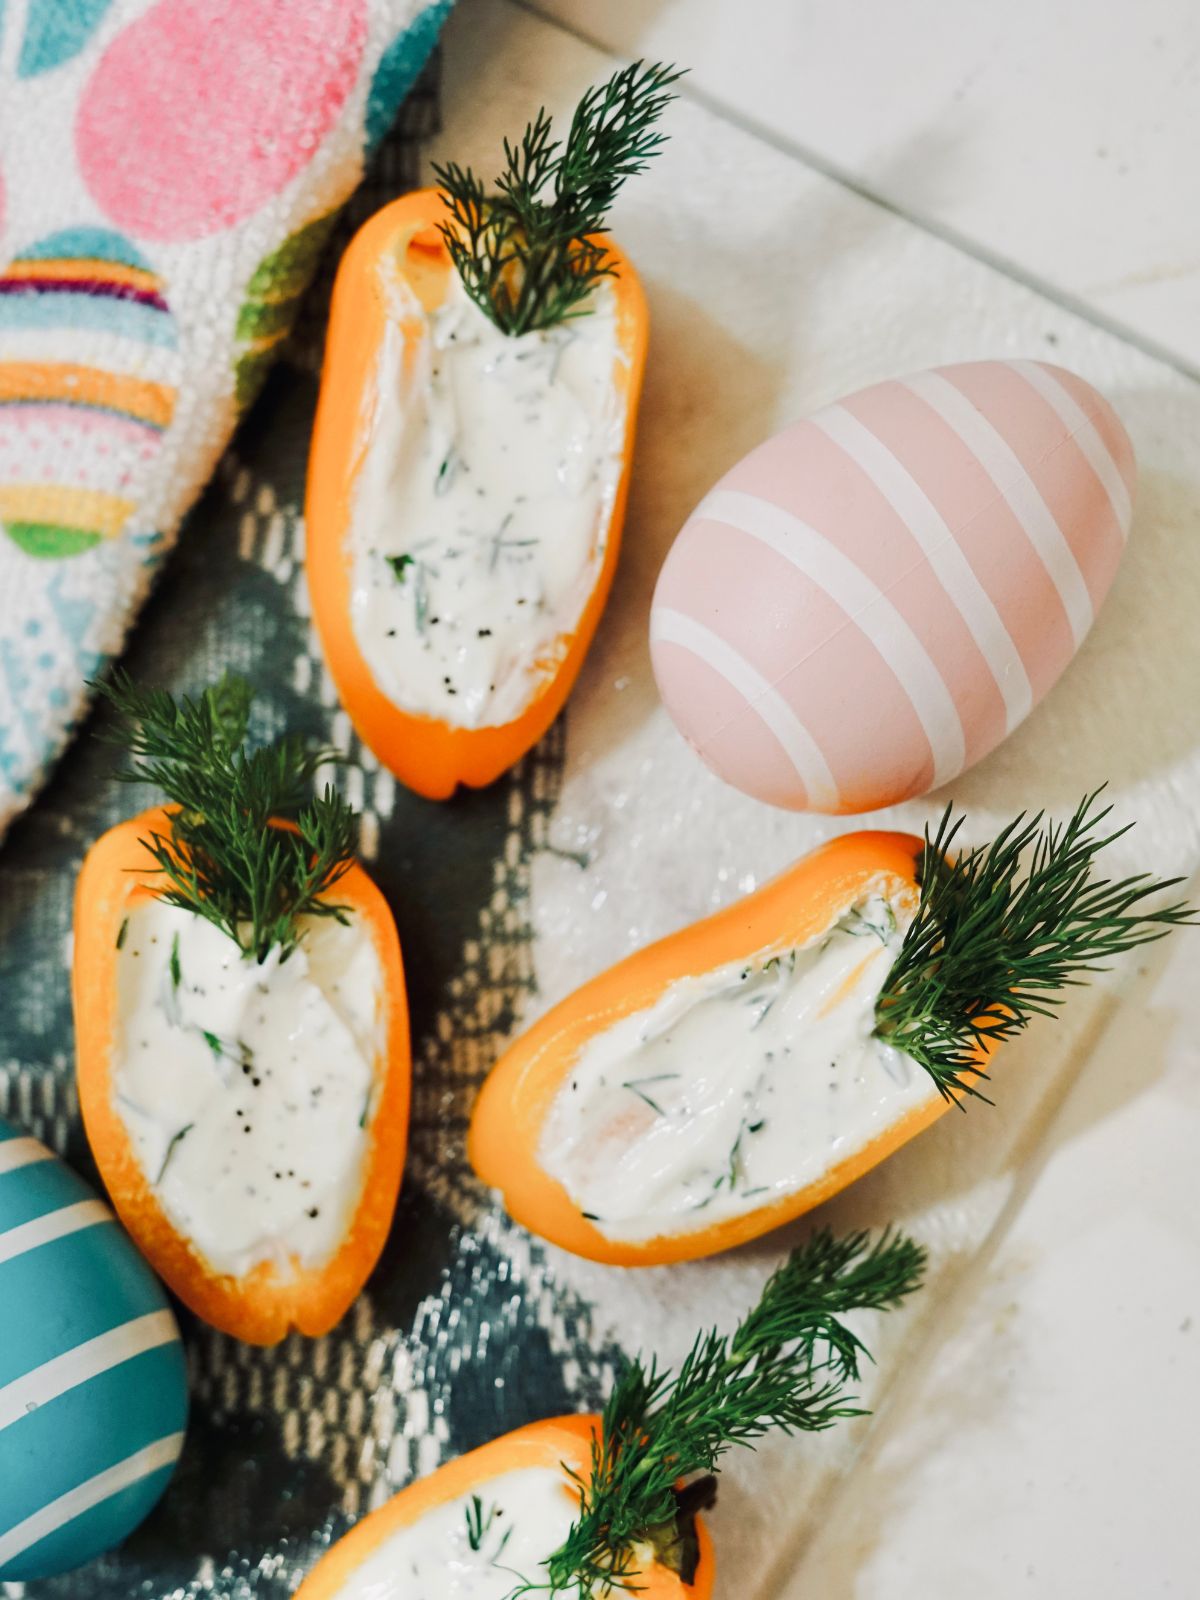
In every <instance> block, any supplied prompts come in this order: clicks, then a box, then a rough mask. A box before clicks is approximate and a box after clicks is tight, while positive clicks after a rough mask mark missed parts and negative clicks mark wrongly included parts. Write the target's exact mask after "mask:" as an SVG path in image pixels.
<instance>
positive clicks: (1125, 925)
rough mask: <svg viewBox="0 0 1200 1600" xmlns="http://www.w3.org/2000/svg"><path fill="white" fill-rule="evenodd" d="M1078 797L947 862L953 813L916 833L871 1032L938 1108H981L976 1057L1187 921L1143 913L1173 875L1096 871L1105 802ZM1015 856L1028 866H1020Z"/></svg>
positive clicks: (1108, 838)
mask: <svg viewBox="0 0 1200 1600" xmlns="http://www.w3.org/2000/svg"><path fill="white" fill-rule="evenodd" d="M1102 792H1103V791H1102V790H1101V789H1097V790H1096V791H1095V793H1093V794H1090V795H1086V796H1085V797H1084V799H1083V800H1081V801H1080V803H1079V805H1078V807H1077V808H1076V811H1075V814H1074V815H1073V816H1072V817H1071V819H1070V821H1069V822H1067V823H1053V822H1047V821H1045V820H1044V814H1043V813H1042V812H1040V811H1039V812H1038V813H1037V815H1036V816H1033V817H1028V816H1027V815H1026V814H1025V813H1024V812H1022V813H1021V815H1020V816H1018V817H1016V818H1015V819H1014V820H1013V821H1012V822H1010V823H1009V824H1008V826H1007V827H1006V828H1004V829H1003V831H1002V832H1001V833H1000V834H999V835H998V836H997V837H996V838H995V839H993V841H992V842H991V844H988V845H980V846H977V847H976V848H974V849H971V850H967V851H964V852H963V853H962V854H961V855H960V856H958V858H957V859H955V860H952V859H951V858H950V857H951V852H952V849H953V845H954V841H955V839H956V838H957V836H958V832H959V829H960V828H961V826H962V823H963V818H962V817H961V816H959V817H955V816H954V814H953V810H952V808H951V807H950V806H947V807H946V810H945V812H944V813H943V816H942V820H941V822H940V823H939V824H938V827H937V831H936V833H935V834H934V835H933V837H932V838H931V837H930V835H929V832H928V830H926V833H925V848H924V851H923V852H922V855H921V860H920V864H919V872H918V879H919V883H920V890H921V898H920V903H919V906H918V909H917V913H916V916H915V917H914V919H913V921H912V922H911V923H910V925H909V927H908V930H907V932H906V933H905V935H904V941H903V943H902V945H901V947H900V953H899V955H898V956H897V958H896V961H895V963H894V965H893V966H892V969H891V971H890V972H889V974H888V977H887V980H886V982H885V984H884V987H883V989H882V991H881V993H880V996H879V1000H878V1002H877V1004H876V1008H875V1033H876V1036H877V1037H878V1038H881V1039H884V1040H886V1041H887V1042H888V1043H889V1044H891V1045H894V1046H895V1047H896V1048H897V1049H898V1050H903V1051H904V1052H905V1053H906V1054H907V1055H909V1056H911V1057H912V1059H913V1060H914V1061H916V1062H918V1063H919V1064H920V1065H921V1066H922V1067H924V1068H925V1070H926V1071H927V1072H928V1073H929V1074H930V1076H931V1077H932V1078H933V1080H934V1082H935V1083H936V1084H937V1086H938V1088H939V1090H940V1091H941V1093H942V1094H943V1095H944V1096H945V1097H946V1098H947V1099H953V1100H958V1101H959V1103H960V1104H961V1103H962V1102H961V1099H960V1097H961V1096H964V1095H973V1096H975V1097H976V1098H978V1099H982V1100H986V1098H987V1096H986V1095H984V1094H983V1093H982V1092H981V1090H980V1089H979V1080H980V1079H985V1078H986V1077H987V1074H986V1072H984V1070H983V1069H982V1067H981V1066H980V1065H979V1057H978V1051H979V1050H980V1048H981V1047H983V1046H984V1045H985V1044H988V1043H993V1044H999V1043H1001V1042H1002V1041H1003V1040H1005V1039H1011V1038H1013V1037H1014V1035H1016V1034H1018V1033H1020V1032H1021V1031H1022V1030H1023V1029H1024V1028H1025V1027H1027V1026H1028V1024H1029V1023H1030V1022H1031V1021H1032V1020H1033V1019H1034V1017H1049V1016H1054V1015H1055V1013H1056V1012H1057V1010H1058V1008H1059V1007H1060V1006H1061V1005H1062V1003H1063V1000H1064V999H1065V998H1066V994H1065V991H1066V990H1067V989H1069V988H1072V987H1075V986H1078V985H1079V984H1081V983H1084V982H1086V981H1087V979H1086V978H1085V977H1084V974H1087V973H1092V972H1101V971H1104V970H1105V969H1106V968H1107V967H1108V965H1109V963H1110V961H1111V960H1112V958H1113V957H1114V956H1117V955H1119V954H1120V953H1121V952H1122V951H1125V950H1132V949H1133V948H1134V947H1135V946H1136V945H1140V944H1148V943H1150V942H1151V941H1153V940H1155V939H1162V938H1164V937H1165V936H1166V934H1168V933H1169V932H1170V931H1171V929H1172V928H1173V927H1178V926H1181V925H1183V924H1188V923H1193V924H1194V923H1195V922H1196V920H1197V911H1196V910H1195V909H1194V908H1192V907H1190V906H1188V905H1187V904H1186V903H1185V902H1183V901H1177V902H1176V903H1175V904H1173V905H1168V906H1164V907H1161V908H1159V909H1148V908H1147V901H1149V900H1150V899H1152V898H1154V897H1157V896H1158V895H1160V894H1162V893H1163V892H1164V891H1165V890H1167V889H1170V888H1173V887H1174V886H1175V885H1176V884H1178V883H1180V882H1181V881H1182V880H1181V879H1179V878H1166V879H1159V878H1155V877H1153V876H1152V875H1151V874H1150V873H1147V872H1141V873H1137V874H1136V875H1135V876H1133V877H1128V878H1121V879H1119V880H1116V881H1113V880H1110V879H1106V878H1101V877H1098V876H1096V873H1095V870H1094V868H1095V862H1096V857H1097V856H1098V855H1099V854H1100V852H1101V851H1102V850H1103V849H1104V848H1105V847H1106V846H1107V845H1110V844H1112V843H1113V842H1114V841H1115V840H1117V839H1119V838H1121V836H1122V835H1123V834H1125V833H1127V832H1128V830H1129V827H1130V826H1132V824H1127V825H1126V826H1125V827H1124V828H1118V829H1116V830H1115V831H1114V832H1111V833H1105V832H1104V824H1105V821H1106V819H1107V818H1108V816H1109V814H1110V812H1111V810H1112V807H1111V806H1100V805H1098V800H1099V796H1100V794H1101V793H1102ZM1023 859H1024V860H1025V861H1026V862H1027V864H1026V865H1025V866H1024V870H1022V861H1023Z"/></svg>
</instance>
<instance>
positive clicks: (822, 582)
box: [695, 489, 967, 803]
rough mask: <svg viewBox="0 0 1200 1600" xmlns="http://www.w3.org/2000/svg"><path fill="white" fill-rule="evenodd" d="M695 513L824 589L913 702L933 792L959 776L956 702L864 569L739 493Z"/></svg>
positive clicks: (786, 515)
mask: <svg viewBox="0 0 1200 1600" xmlns="http://www.w3.org/2000/svg"><path fill="white" fill-rule="evenodd" d="M695 514H696V516H697V517H707V518H709V519H710V520H711V521H714V522H724V523H727V524H728V525H729V526H730V527H731V528H739V529H740V530H741V531H742V532H743V533H747V534H749V535H750V536H751V537H752V538H754V539H758V540H760V541H761V542H762V543H763V544H765V545H767V546H768V547H769V548H770V549H772V550H774V551H775V552H776V554H777V555H781V556H783V558H784V560H785V561H789V562H790V563H791V564H792V566H793V567H795V568H796V570H797V571H798V572H802V573H803V574H804V576H805V577H806V578H808V579H810V581H811V582H813V583H815V584H816V585H817V586H818V588H820V589H823V590H824V591H825V593H826V594H827V595H828V596H829V598H830V599H831V600H832V601H833V602H834V604H835V605H837V606H838V607H839V608H840V609H841V610H842V611H844V612H845V613H846V615H847V616H848V617H849V618H850V620H851V621H852V622H855V623H857V625H858V626H859V627H860V628H861V629H862V631H863V633H864V634H865V636H866V637H867V638H868V639H869V640H870V641H871V643H872V644H873V645H874V646H875V648H876V650H878V651H879V654H880V655H881V656H882V657H883V659H884V661H885V662H886V663H887V665H888V667H889V668H890V669H891V671H892V672H893V674H894V675H895V677H896V679H897V681H898V682H899V684H900V686H901V688H902V689H903V690H904V692H905V693H906V694H907V696H908V698H909V700H910V701H911V702H912V708H913V710H914V711H915V712H916V715H917V720H918V721H919V722H920V724H921V727H922V728H923V729H924V731H925V737H926V738H927V739H928V741H929V748H930V750H931V752H932V754H933V783H932V787H933V788H935V789H936V788H937V787H938V785H939V784H943V783H947V782H948V781H949V780H950V779H951V778H953V777H955V776H956V774H957V773H959V772H961V771H962V769H963V765H964V763H965V762H966V759H967V751H966V741H965V738H964V735H963V727H962V722H961V721H960V719H959V715H958V708H957V707H956V706H955V704H954V697H953V696H952V695H951V693H950V691H949V689H948V688H947V687H946V684H945V682H944V680H943V678H942V675H941V673H940V672H939V671H938V669H937V667H936V666H935V665H934V663H933V660H932V659H931V657H930V656H929V654H928V652H927V651H926V649H925V647H924V645H923V644H922V643H921V641H920V640H919V639H918V638H917V636H916V634H915V633H914V632H913V631H912V629H911V628H910V627H909V625H908V623H907V622H906V621H905V620H904V618H903V617H902V616H901V615H900V613H899V611H897V610H896V608H895V606H894V605H893V604H892V602H891V601H890V600H889V599H888V597H887V595H886V594H885V593H884V592H883V590H882V589H880V588H879V587H878V586H877V585H876V584H874V583H873V582H872V581H871V579H870V578H868V577H867V575H866V573H864V572H863V571H862V570H861V568H859V567H857V566H856V565H855V564H854V562H853V561H851V560H850V559H849V557H848V556H845V555H843V553H842V552H841V551H840V550H839V549H838V548H837V546H836V545H835V544H833V543H832V542H831V541H830V540H829V539H826V538H825V537H824V536H823V535H822V534H821V533H819V532H818V531H817V529H815V528H811V527H809V525H808V523H806V522H803V521H801V519H800V518H799V517H794V516H792V514H791V512H789V511H784V510H783V509H782V508H781V507H779V506H776V505H772V504H771V502H770V501H769V500H760V499H759V497H758V496H757V495H752V494H745V493H744V492H743V491H741V490H739V489H714V490H713V492H712V493H711V494H710V495H708V496H706V497H705V499H704V500H702V501H701V503H700V505H699V507H698V508H697V510H696V513H695ZM814 803H815V802H814Z"/></svg>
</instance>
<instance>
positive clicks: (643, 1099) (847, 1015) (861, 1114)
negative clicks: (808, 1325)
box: [538, 894, 937, 1241]
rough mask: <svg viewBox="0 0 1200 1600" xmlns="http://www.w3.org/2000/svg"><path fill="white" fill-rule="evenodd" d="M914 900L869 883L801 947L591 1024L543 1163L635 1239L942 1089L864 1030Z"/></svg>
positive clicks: (767, 1181)
mask: <svg viewBox="0 0 1200 1600" xmlns="http://www.w3.org/2000/svg"><path fill="white" fill-rule="evenodd" d="M914 908H915V897H914V899H913V901H912V902H911V903H909V902H905V903H900V902H894V901H891V900H887V899H884V898H882V897H881V896H880V895H877V894H876V895H870V896H868V897H866V898H864V899H863V900H861V901H860V902H858V903H857V904H856V905H855V906H854V907H852V908H851V909H850V910H848V911H847V912H846V914H845V915H843V916H842V917H841V918H840V919H839V920H838V921H837V922H836V923H835V924H834V926H833V927H831V928H829V929H827V930H826V931H825V932H824V933H822V934H821V935H820V936H819V937H817V938H816V939H814V940H812V941H810V942H809V943H807V944H805V945H802V946H800V947H799V948H793V949H787V950H782V951H776V952H767V953H764V954H763V955H761V956H759V957H756V958H753V959H751V960H747V961H738V962H730V963H728V964H726V965H725V966H722V967H720V968H718V969H716V970H715V971H713V972H708V973H704V974H703V975H701V976H697V977H690V978H684V979H681V980H678V981H676V982H674V983H672V984H671V985H670V986H669V987H668V989H667V990H666V992H665V993H664V994H663V995H662V997H661V998H660V999H659V1001H658V1002H657V1003H656V1004H655V1005H654V1006H652V1007H650V1008H648V1009H645V1010H642V1011H638V1012H634V1013H633V1014H631V1015H630V1016H627V1017H625V1018H623V1019H622V1020H621V1021H619V1022H617V1023H615V1024H614V1025H613V1026H611V1027H609V1028H607V1029H606V1030H604V1031H603V1032H601V1033H599V1034H597V1035H595V1036H594V1037H593V1038H592V1039H591V1040H590V1041H589V1043H588V1044H587V1046H586V1047H585V1048H584V1049H583V1050H582V1051H581V1053H580V1055H579V1057H578V1059H577V1061H576V1063H575V1065H574V1068H573V1069H572V1071H571V1072H570V1073H569V1074H568V1076H567V1077H566V1078H565V1079H564V1081H563V1084H562V1087H561V1088H560V1089H559V1091H558V1093H557V1095H556V1096H555V1099H554V1102H553V1104H552V1106H551V1109H550V1113H549V1115H548V1116H547V1118H546V1121H545V1124H544V1126H543V1130H542V1136H541V1143H540V1147H539V1152H538V1156H539V1160H540V1162H541V1163H542V1164H543V1165H544V1167H545V1168H546V1170H547V1171H548V1172H549V1173H550V1174H551V1175H552V1176H553V1177H555V1178H557V1179H558V1181H559V1182H560V1183H561V1184H562V1185H563V1186H564V1188H565V1189H566V1190H567V1192H568V1193H569V1194H570V1196H571V1198H572V1200H573V1201H574V1202H575V1203H576V1204H577V1205H578V1206H579V1208H580V1210H582V1211H583V1212H584V1213H585V1214H586V1215H587V1216H588V1217H589V1219H590V1220H591V1221H592V1222H593V1223H594V1226H595V1227H596V1228H597V1229H599V1230H600V1231H601V1232H602V1233H604V1234H606V1235H607V1236H608V1237H609V1238H612V1239H620V1240H631V1241H636V1240H644V1239H651V1238H654V1237H656V1236H658V1235H660V1234H677V1233H679V1232H680V1231H682V1230H683V1229H686V1228H687V1227H688V1226H707V1225H708V1224H709V1223H712V1222H717V1221H720V1220H723V1219H724V1218H727V1217H734V1216H739V1215H743V1214H745V1213H747V1212H749V1211H753V1210H756V1209H758V1208H760V1207H762V1206H764V1205H766V1204H769V1203H770V1202H771V1201H773V1200H777V1199H779V1198H781V1197H782V1196H785V1195H788V1194H791V1193H794V1192H796V1191H798V1190H800V1189H803V1188H804V1187H806V1186H807V1185H808V1184H810V1183H812V1182H813V1181H814V1180H815V1179H817V1178H819V1177H820V1176H821V1175H822V1174H823V1173H824V1172H826V1171H827V1170H829V1168H831V1167H832V1166H834V1165H835V1164H837V1163H838V1162H840V1161H842V1160H844V1159H846V1158H847V1157H848V1156H851V1155H853V1154H854V1153H855V1152H856V1151H858V1150H860V1149H862V1148H863V1146H864V1145H866V1144H867V1143H868V1142H869V1141H870V1140H871V1139H872V1138H873V1137H875V1136H876V1135H877V1134H878V1133H880V1132H881V1131H882V1130H883V1129H885V1128H886V1127H888V1126H889V1125H891V1124H892V1123H894V1122H895V1121H896V1120H898V1119H899V1118H900V1117H902V1116H903V1115H905V1114H906V1113H907V1112H909V1111H911V1110H913V1109H915V1108H916V1107H918V1106H921V1105H924V1104H926V1103H927V1102H928V1101H929V1099H930V1098H931V1097H933V1096H936V1095H937V1089H936V1087H935V1085H934V1083H933V1081H932V1079H931V1078H930V1077H929V1076H928V1074H926V1073H925V1072H924V1071H923V1070H922V1069H921V1068H920V1067H918V1066H917V1065H916V1064H915V1063H913V1062H912V1061H911V1060H910V1059H909V1058H908V1057H907V1056H905V1055H904V1054H902V1053H901V1052H899V1051H897V1050H895V1049H893V1048H892V1047H891V1046H890V1045H887V1044H884V1043H883V1042H882V1041H881V1040H879V1039H876V1038H875V1037H874V1035H873V1031H872V1030H873V1027H874V1013H875V1002H876V998H877V997H878V995H879V992H880V990H881V988H882V986H883V983H884V981H885V979H886V977H887V974H888V972H889V970H890V968H891V965H892V962H893V961H894V959H895V955H896V952H897V951H898V949H899V946H900V942H901V940H902V938H903V933H904V928H905V927H906V926H907V922H908V921H909V920H911V917H912V914H913V910H914Z"/></svg>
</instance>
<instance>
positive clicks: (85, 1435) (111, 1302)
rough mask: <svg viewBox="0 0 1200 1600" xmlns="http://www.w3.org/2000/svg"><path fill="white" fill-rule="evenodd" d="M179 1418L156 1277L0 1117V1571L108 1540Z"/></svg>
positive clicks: (37, 1569)
mask: <svg viewBox="0 0 1200 1600" xmlns="http://www.w3.org/2000/svg"><path fill="white" fill-rule="evenodd" d="M186 1421H187V1377H186V1372H185V1367H184V1355H183V1346H182V1345H181V1343H180V1341H179V1329H178V1327H177V1325H176V1322H175V1317H174V1315H173V1314H172V1312H171V1309H170V1306H169V1305H168V1303H167V1298H166V1295H165V1294H164V1292H163V1289H162V1286H161V1285H160V1284H159V1282H158V1279H157V1278H156V1277H155V1276H154V1274H153V1273H152V1272H151V1271H150V1268H149V1267H148V1266H147V1265H146V1263H145V1262H144V1261H143V1260H142V1258H141V1256H140V1255H138V1253H137V1251H136V1250H135V1249H134V1247H133V1245H132V1244H131V1243H130V1241H129V1239H128V1237H127V1236H126V1234H125V1233H124V1232H123V1231H122V1229H121V1227H120V1226H119V1225H118V1223H117V1222H116V1220H115V1218H114V1217H113V1214H112V1212H111V1211H110V1210H109V1209H108V1207H107V1206H106V1205H105V1204H104V1202H103V1201H102V1200H98V1199H97V1198H96V1196H95V1194H94V1193H93V1191H92V1190H91V1189H90V1188H89V1187H88V1186H87V1184H86V1183H84V1182H83V1180H82V1179H81V1178H79V1177H78V1176H77V1175H76V1174H75V1173H74V1172H72V1171H71V1169H70V1168H69V1167H67V1166H65V1165H64V1164H63V1163H62V1162H61V1161H60V1160H59V1159H58V1158H57V1157H56V1156H54V1155H52V1154H51V1152H50V1151H49V1150H47V1149H46V1147H45V1145H43V1144H39V1143H38V1141H37V1140H36V1139H31V1138H27V1137H25V1136H24V1135H23V1134H21V1133H20V1132H18V1130H17V1129H15V1128H12V1127H10V1126H9V1125H8V1124H7V1123H5V1122H3V1121H0V1580H10V1581H19V1580H21V1579H26V1578H43V1577H49V1576H51V1575H52V1574H54V1573H59V1572H67V1571H69V1570H70V1569H71V1568H72V1567H77V1566H79V1565H81V1564H82V1563H83V1562H85V1561H88V1560H90V1559H91V1558H92V1557H93V1556H97V1555H100V1554H101V1553H102V1552H104V1551H106V1550H111V1549H112V1548H113V1546H114V1545H117V1544H119V1543H120V1541H121V1540H122V1539H124V1538H125V1536H126V1534H128V1533H131V1532H132V1531H133V1529H134V1528H136V1527H137V1525H138V1523H139V1522H141V1521H142V1519H143V1518H144V1517H145V1516H146V1515H147V1513H148V1512H149V1511H150V1510H151V1508H152V1507H153V1506H154V1504H155V1503H156V1501H157V1500H158V1498H159V1496H160V1495H161V1494H162V1492H163V1490H164V1489H165V1488H166V1486H167V1480H168V1479H169V1478H170V1476H171V1473H172V1471H173V1469H174V1466H175V1462H176V1461H177V1460H178V1458H179V1452H180V1450H181V1448H182V1446H183V1432H184V1426H185V1424H186Z"/></svg>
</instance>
